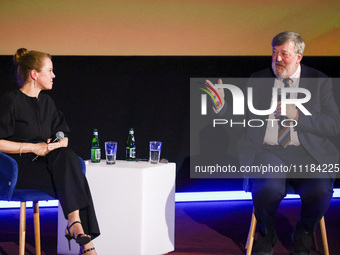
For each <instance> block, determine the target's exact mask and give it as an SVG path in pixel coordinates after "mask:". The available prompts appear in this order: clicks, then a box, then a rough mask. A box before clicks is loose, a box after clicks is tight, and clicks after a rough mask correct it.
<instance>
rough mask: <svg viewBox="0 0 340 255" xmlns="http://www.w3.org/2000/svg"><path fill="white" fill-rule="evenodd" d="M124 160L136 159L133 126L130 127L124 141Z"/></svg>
mask: <svg viewBox="0 0 340 255" xmlns="http://www.w3.org/2000/svg"><path fill="white" fill-rule="evenodd" d="M126 160H127V161H134V160H136V141H135V135H134V130H133V128H130V130H129V135H128V138H127V142H126Z"/></svg>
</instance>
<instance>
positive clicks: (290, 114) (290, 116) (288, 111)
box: [274, 101, 299, 121]
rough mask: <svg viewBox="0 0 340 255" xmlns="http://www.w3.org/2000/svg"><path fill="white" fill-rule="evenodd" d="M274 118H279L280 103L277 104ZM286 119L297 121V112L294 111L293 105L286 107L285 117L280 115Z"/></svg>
mask: <svg viewBox="0 0 340 255" xmlns="http://www.w3.org/2000/svg"><path fill="white" fill-rule="evenodd" d="M274 114H275V117H276V118H280V116H281V101H279V102H278V104H277V108H276V111H275V113H274ZM282 116H285V117H287V119H292V120H296V121H297V120H298V119H299V111H298V110H297V109H296V106H295V105H294V104H287V105H286V115H282Z"/></svg>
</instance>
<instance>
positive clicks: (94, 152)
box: [91, 148, 101, 162]
mask: <svg viewBox="0 0 340 255" xmlns="http://www.w3.org/2000/svg"><path fill="white" fill-rule="evenodd" d="M100 159H101V153H100V149H99V148H97V149H96V148H92V149H91V161H92V162H100Z"/></svg>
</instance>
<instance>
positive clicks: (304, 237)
mask: <svg viewBox="0 0 340 255" xmlns="http://www.w3.org/2000/svg"><path fill="white" fill-rule="evenodd" d="M293 242H294V247H293V255H309V254H310V251H311V249H312V248H311V247H312V233H310V232H308V231H307V230H306V229H305V228H304V226H303V225H302V223H300V222H299V223H298V224H297V225H296V228H295V231H294V236H293Z"/></svg>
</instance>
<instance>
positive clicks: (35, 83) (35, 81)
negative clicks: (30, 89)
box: [34, 79, 37, 88]
mask: <svg viewBox="0 0 340 255" xmlns="http://www.w3.org/2000/svg"><path fill="white" fill-rule="evenodd" d="M36 87H37V79H35V80H34V88H36Z"/></svg>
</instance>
